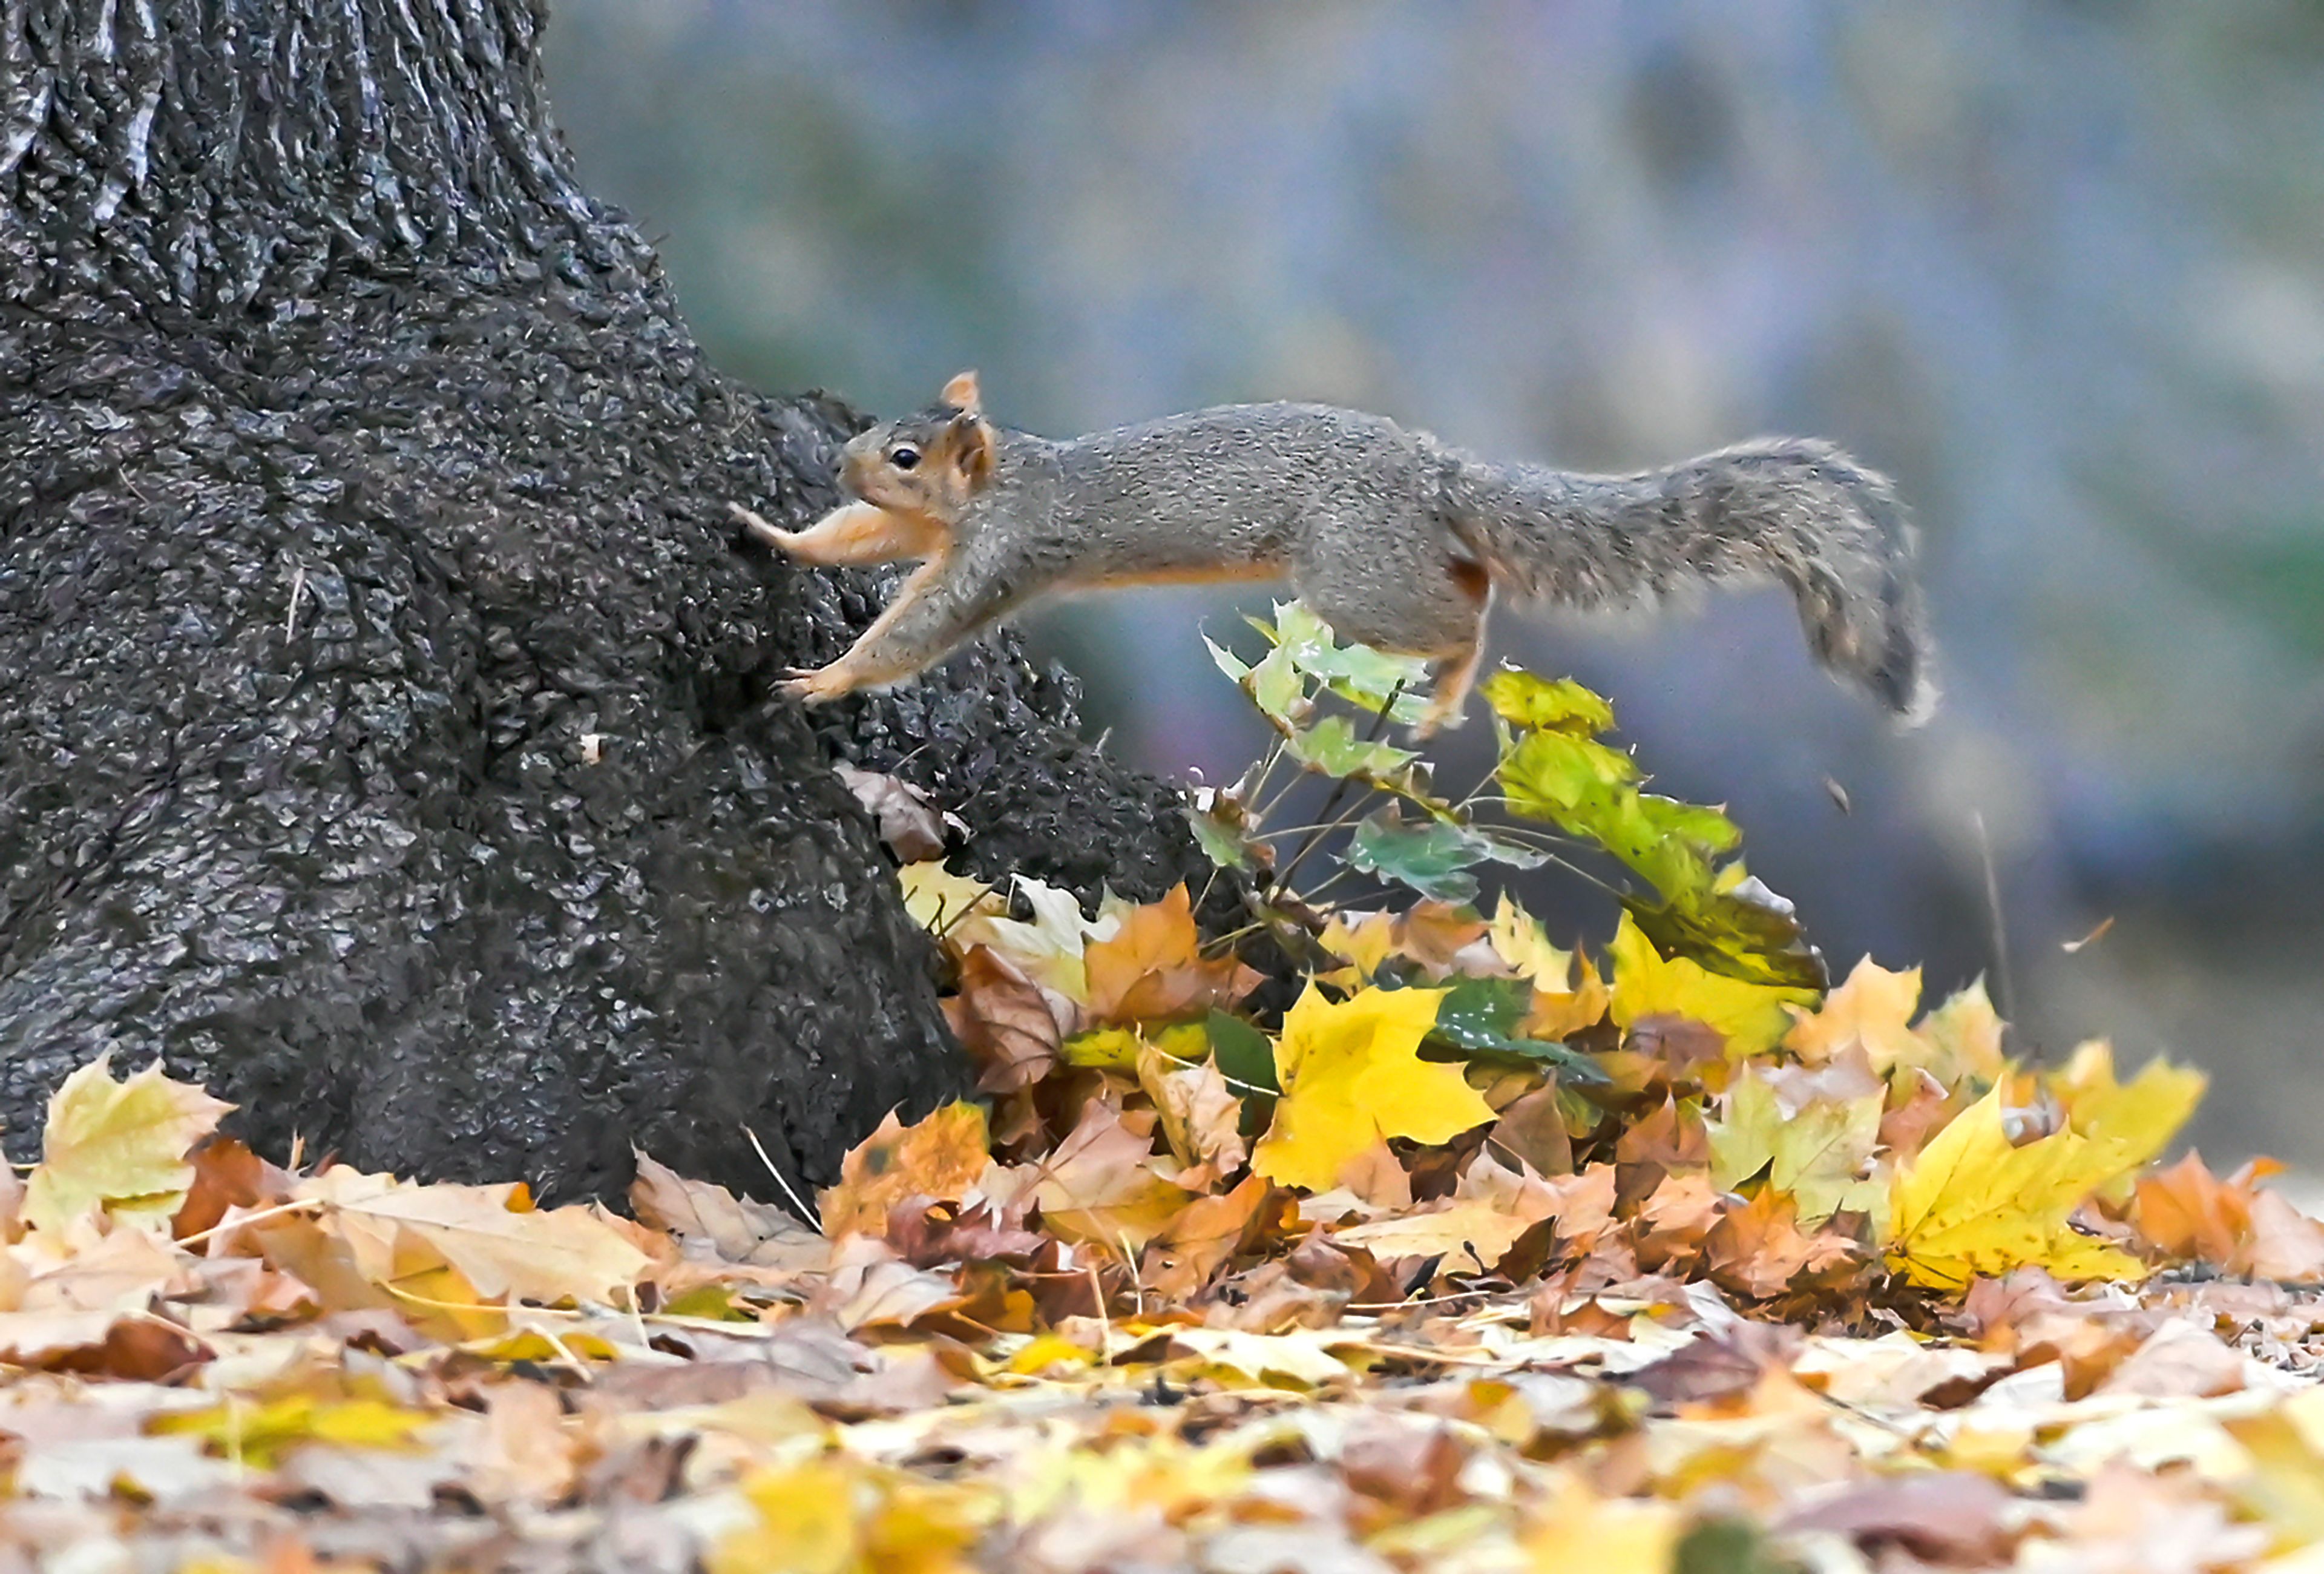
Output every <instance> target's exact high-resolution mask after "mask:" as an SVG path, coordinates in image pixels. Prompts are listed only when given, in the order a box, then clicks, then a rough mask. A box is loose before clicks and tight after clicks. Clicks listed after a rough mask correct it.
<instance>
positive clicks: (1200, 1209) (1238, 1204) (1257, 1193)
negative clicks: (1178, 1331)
mask: <svg viewBox="0 0 2324 1574" xmlns="http://www.w3.org/2000/svg"><path fill="white" fill-rule="evenodd" d="M1282 1196H1283V1194H1282V1193H1280V1192H1277V1190H1275V1189H1274V1188H1273V1187H1271V1186H1269V1185H1268V1183H1267V1181H1266V1180H1263V1179H1261V1178H1260V1177H1259V1176H1257V1175H1251V1176H1247V1177H1245V1178H1244V1180H1243V1182H1242V1184H1241V1185H1240V1186H1237V1187H1236V1188H1235V1189H1234V1190H1231V1191H1229V1192H1227V1193H1225V1194H1224V1195H1223V1196H1219V1197H1197V1198H1195V1199H1194V1200H1193V1201H1191V1202H1189V1203H1187V1204H1186V1206H1185V1207H1184V1208H1180V1209H1179V1210H1178V1212H1177V1214H1176V1217H1175V1218H1172V1219H1171V1220H1170V1221H1169V1223H1168V1224H1167V1225H1166V1226H1164V1227H1163V1229H1162V1233H1161V1234H1159V1235H1157V1236H1155V1237H1154V1239H1153V1240H1151V1241H1150V1242H1148V1244H1147V1247H1146V1258H1145V1262H1144V1264H1143V1266H1142V1267H1141V1269H1140V1271H1139V1280H1140V1282H1142V1283H1143V1284H1145V1286H1146V1287H1147V1288H1148V1290H1150V1291H1152V1292H1154V1293H1155V1294H1156V1295H1158V1296H1161V1297H1163V1298H1164V1299H1166V1300H1170V1301H1186V1300H1190V1299H1192V1298H1193V1297H1194V1294H1195V1293H1196V1292H1198V1291H1200V1290H1202V1289H1203V1288H1204V1287H1205V1286H1207V1285H1208V1284H1209V1283H1210V1282H1211V1281H1212V1279H1213V1277H1214V1276H1215V1275H1216V1274H1217V1273H1218V1271H1219V1270H1220V1268H1221V1267H1222V1266H1223V1265H1225V1264H1226V1263H1227V1261H1228V1260H1229V1259H1230V1258H1231V1257H1232V1256H1233V1255H1235V1254H1236V1253H1237V1252H1239V1251H1241V1250H1242V1249H1243V1247H1244V1245H1245V1244H1246V1243H1247V1242H1248V1241H1250V1239H1251V1237H1252V1236H1253V1235H1254V1233H1256V1232H1259V1231H1261V1230H1264V1229H1266V1228H1268V1227H1269V1225H1270V1224H1272V1225H1274V1226H1275V1227H1278V1228H1279V1227H1280V1222H1281V1221H1280V1218H1272V1217H1270V1210H1269V1208H1268V1199H1269V1198H1278V1199H1279V1198H1281V1197H1282Z"/></svg>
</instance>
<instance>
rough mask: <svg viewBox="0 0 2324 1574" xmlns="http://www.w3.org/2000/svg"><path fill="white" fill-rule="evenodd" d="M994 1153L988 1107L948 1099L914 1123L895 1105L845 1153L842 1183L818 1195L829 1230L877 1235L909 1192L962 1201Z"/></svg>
mask: <svg viewBox="0 0 2324 1574" xmlns="http://www.w3.org/2000/svg"><path fill="white" fill-rule="evenodd" d="M991 1162H992V1154H991V1148H990V1146H989V1145H988V1143H987V1140H986V1135H985V1125H984V1111H982V1109H979V1108H978V1107H977V1106H974V1105H973V1104H959V1103H954V1104H947V1105H945V1106H943V1107H942V1108H940V1109H937V1110H936V1111H934V1112H933V1113H931V1114H930V1115H928V1116H927V1117H926V1118H925V1119H922V1120H919V1121H917V1122H915V1123H914V1124H913V1125H908V1126H907V1125H902V1124H901V1123H900V1122H899V1121H898V1120H897V1119H896V1116H895V1112H894V1111H892V1110H890V1112H889V1113H888V1115H887V1116H886V1117H885V1118H884V1119H882V1120H881V1122H880V1125H879V1128H878V1129H877V1130H875V1131H874V1132H872V1134H871V1135H870V1136H868V1137H865V1138H864V1139H863V1140H862V1142H860V1143H857V1144H856V1145H855V1146H854V1147H853V1148H852V1149H850V1150H849V1151H848V1153H847V1156H846V1157H845V1158H844V1159H843V1160H841V1161H840V1165H839V1184H837V1185H836V1186H834V1187H832V1188H830V1189H829V1190H826V1191H825V1192H824V1193H823V1195H822V1196H821V1197H820V1198H819V1199H817V1201H818V1203H819V1206H820V1208H821V1210H822V1213H823V1228H824V1233H825V1234H826V1235H828V1236H831V1237H832V1238H833V1239H834V1240H837V1239H838V1238H839V1237H840V1236H849V1235H878V1234H879V1233H880V1232H881V1230H883V1229H885V1228H886V1227H887V1225H888V1210H889V1209H890V1208H892V1207H894V1206H895V1205H896V1204H897V1203H899V1202H901V1201H903V1200H904V1199H906V1198H908V1197H936V1198H943V1199H946V1200H949V1201H957V1200H958V1199H960V1198H962V1197H963V1196H964V1195H965V1194H966V1193H967V1190H968V1189H969V1188H970V1187H971V1186H973V1185H974V1184H975V1183H976V1180H977V1177H978V1176H980V1175H982V1174H983V1173H984V1171H985V1167H986V1166H987V1165H989V1164H990V1163H991Z"/></svg>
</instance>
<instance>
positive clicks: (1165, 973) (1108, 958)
mask: <svg viewBox="0 0 2324 1574" xmlns="http://www.w3.org/2000/svg"><path fill="white" fill-rule="evenodd" d="M1082 963H1083V967H1084V969H1085V971H1086V973H1087V976H1088V979H1089V1010H1090V1014H1091V1015H1092V1016H1093V1017H1094V1018H1096V1019H1097V1020H1098V1021H1100V1022H1122V1023H1127V1022H1147V1021H1165V1020H1169V1019H1173V1018H1178V1017H1185V1016H1190V1015H1199V1014H1202V1013H1203V1012H1206V1011H1209V1010H1211V1009H1213V1007H1221V1008H1223V1007H1226V1006H1230V1005H1233V1004H1234V1003H1235V1002H1236V1001H1238V1000H1240V999H1241V998H1242V997H1243V995H1247V994H1249V993H1250V990H1251V989H1252V988H1253V987H1255V986H1257V985H1258V983H1259V974H1258V973H1257V972H1256V971H1254V970H1253V969H1251V968H1247V967H1245V966H1244V965H1243V964H1242V963H1241V962H1240V960H1238V959H1237V958H1235V957H1234V956H1233V955H1232V954H1231V953H1229V954H1227V955H1224V956H1221V957H1216V958H1209V959H1205V958H1203V954H1202V937H1201V935H1200V934H1199V933H1198V932H1196V931H1195V928H1194V908H1193V904H1192V903H1191V902H1189V900H1188V899H1187V896H1186V888H1185V885H1183V884H1181V885H1176V886H1173V887H1172V888H1171V889H1170V891H1169V893H1167V895H1165V896H1164V897H1163V898H1162V899H1161V900H1160V901H1158V902H1149V903H1146V904H1145V905H1144V906H1142V907H1137V908H1132V909H1131V910H1130V912H1128V913H1127V914H1126V915H1124V917H1123V919H1122V923H1121V928H1120V931H1117V932H1116V933H1115V934H1114V935H1113V936H1112V937H1111V938H1110V939H1107V940H1092V941H1091V942H1090V943H1089V944H1088V945H1087V946H1086V947H1085V948H1084V949H1083V952H1082Z"/></svg>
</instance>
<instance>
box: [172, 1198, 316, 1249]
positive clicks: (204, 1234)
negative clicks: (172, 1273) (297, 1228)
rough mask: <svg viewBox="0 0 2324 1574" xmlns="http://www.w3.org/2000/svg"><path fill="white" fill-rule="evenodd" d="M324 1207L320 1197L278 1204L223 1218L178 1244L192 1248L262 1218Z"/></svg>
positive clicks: (180, 1239) (181, 1239) (181, 1237)
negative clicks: (234, 1216)
mask: <svg viewBox="0 0 2324 1574" xmlns="http://www.w3.org/2000/svg"><path fill="white" fill-rule="evenodd" d="M322 1206H323V1199H321V1198H319V1197H300V1198H294V1199H291V1201H289V1202H278V1203H276V1204H275V1205H274V1206H273V1207H272V1208H260V1209H259V1210H258V1211H257V1212H256V1213H245V1214H244V1215H243V1216H242V1217H241V1218H222V1219H220V1220H218V1222H217V1223H216V1224H214V1225H212V1226H210V1227H209V1228H208V1229H199V1230H196V1231H195V1232H194V1233H193V1234H192V1235H189V1236H179V1237H178V1244H179V1245H181V1246H190V1245H194V1244H195V1243H196V1242H198V1241H206V1240H208V1239H209V1238H210V1237H211V1236H214V1235H217V1233H218V1232H219V1231H221V1230H230V1229H240V1228H241V1227H243V1226H244V1225H246V1224H256V1223H257V1222H258V1221H259V1220H260V1219H262V1218H274V1217H276V1216H277V1215H278V1214H285V1213H300V1212H303V1211H304V1210H306V1209H308V1208H320V1207H322Z"/></svg>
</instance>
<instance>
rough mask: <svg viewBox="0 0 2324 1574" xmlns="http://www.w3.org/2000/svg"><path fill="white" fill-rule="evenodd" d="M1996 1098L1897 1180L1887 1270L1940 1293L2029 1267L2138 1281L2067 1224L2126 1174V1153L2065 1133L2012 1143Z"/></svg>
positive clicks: (2133, 1266) (2067, 1275)
mask: <svg viewBox="0 0 2324 1574" xmlns="http://www.w3.org/2000/svg"><path fill="white" fill-rule="evenodd" d="M2001 1096H2002V1089H2001V1088H1998V1087H1997V1088H1994V1089H1993V1091H1992V1092H1990V1093H1988V1094H1987V1095H1986V1096H1985V1097H1983V1098H1980V1099H1979V1100H1978V1101H1977V1102H1976V1103H1975V1104H1973V1105H1971V1106H1969V1108H1967V1109H1965V1110H1963V1111H1962V1112H1961V1113H1960V1115H1957V1116H1954V1117H1953V1119H1952V1121H1951V1123H1950V1124H1949V1125H1947V1126H1946V1127H1945V1128H1944V1130H1942V1131H1941V1132H1939V1133H1938V1134H1936V1135H1935V1136H1934V1137H1932V1138H1931V1139H1930V1141H1929V1143H1928V1145H1927V1146H1926V1147H1924V1148H1923V1149H1922V1150H1921V1152H1920V1154H1919V1156H1918V1157H1917V1158H1915V1159H1914V1161H1913V1162H1912V1163H1911V1164H1910V1165H1909V1166H1908V1167H1907V1168H1906V1169H1905V1170H1904V1171H1903V1172H1902V1173H1901V1174H1899V1175H1898V1176H1897V1177H1896V1180H1895V1185H1894V1187H1893V1188H1892V1189H1891V1190H1890V1193H1889V1228H1888V1245H1887V1252H1888V1260H1889V1263H1890V1265H1891V1266H1892V1267H1894V1268H1895V1270H1896V1271H1897V1272H1899V1273H1902V1274H1904V1277H1905V1278H1906V1279H1908V1280H1910V1281H1911V1282H1914V1283H1915V1284H1923V1285H1927V1286H1930V1287H1932V1288H1934V1289H1941V1290H1957V1289H1960V1288H1961V1287H1962V1286H1963V1285H1966V1284H1967V1283H1968V1282H1969V1281H1970V1280H1971V1279H1972V1278H1974V1277H1976V1276H1977V1275H1978V1274H1980V1273H1982V1274H1986V1275H1987V1276H1990V1277H1999V1276H2000V1275H2001V1274H2003V1273H2007V1272H2008V1271H2009V1270H2010V1269H2012V1268H2019V1267H2024V1266H2027V1265H2029V1264H2031V1265H2035V1266H2039V1267H2043V1268H2047V1269H2048V1270H2049V1271H2050V1272H2051V1273H2053V1274H2055V1275H2057V1276H2058V1277H2059V1278H2061V1279H2138V1278H2143V1277H2144V1275H2145V1273H2146V1269H2145V1267H2144V1264H2141V1263H2140V1262H2139V1261H2138V1259H2137V1258H2135V1257H2134V1256H2131V1255H2129V1254H2128V1253H2126V1252H2122V1251H2118V1250H2116V1248H2115V1247H2113V1246H2109V1245H2105V1244H2103V1243H2102V1242H2099V1241H2096V1240H2093V1239H2091V1238H2090V1237H2089V1236H2085V1235H2082V1234H2080V1232H2078V1231H2077V1230H2075V1229H2074V1227H2072V1225H2071V1224H2070V1223H2069V1222H2068V1218H2067V1216H2068V1215H2070V1213H2072V1211H2073V1210H2074V1208H2076V1207H2077V1206H2079V1205H2080V1203H2081V1202H2082V1201H2083V1200H2085V1199H2088V1198H2089V1196H2090V1195H2091V1194H2092V1193H2093V1192H2095V1191H2096V1190H2098V1188H2099V1187H2101V1186H2104V1185H2105V1184H2107V1182H2108V1181H2110V1180H2114V1179H2115V1178H2116V1177H2117V1176H2119V1175H2122V1174H2124V1173H2126V1171H2128V1169H2129V1168H2131V1167H2132V1166H2131V1164H2126V1163H2125V1162H2123V1159H2122V1154H2123V1153H2124V1152H2125V1151H2126V1150H2124V1149H2123V1148H2122V1147H2121V1146H2120V1145H2119V1144H2116V1143H2101V1142H2095V1141H2093V1140H2091V1139H2090V1138H2089V1137H2086V1136H2084V1135H2082V1134H2080V1133H2079V1132H2075V1131H2071V1130H2069V1131H2061V1132H2055V1133H2052V1134H2051V1135H2049V1136H2046V1137H2042V1138H2038V1139H2036V1140H2035V1141H2033V1142H2030V1143H2025V1144H2024V1146H2022V1147H2016V1146H2012V1145H2011V1143H2010V1141H2009V1134H2008V1130H2007V1127H2006V1124H2005V1122H2004V1118H2003V1111H2002V1106H2001ZM2132 1163H2133V1164H2135V1161H2133V1162H2132Z"/></svg>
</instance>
